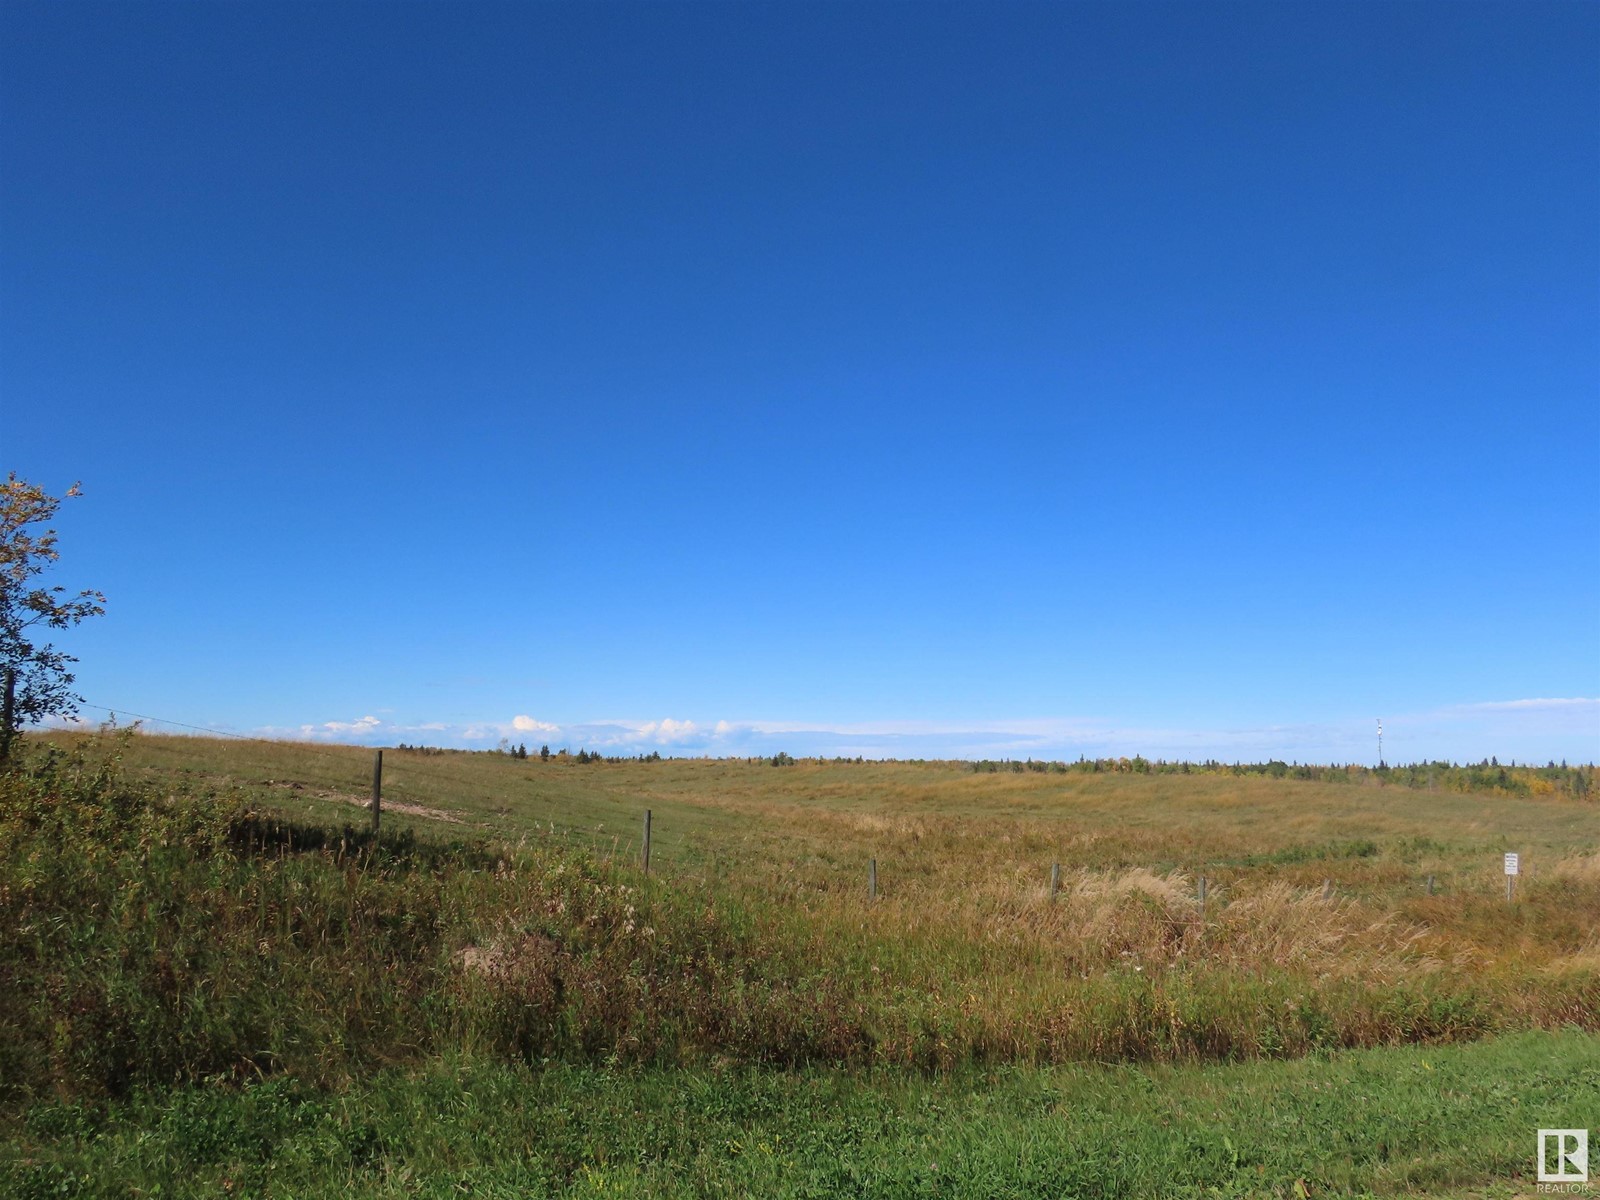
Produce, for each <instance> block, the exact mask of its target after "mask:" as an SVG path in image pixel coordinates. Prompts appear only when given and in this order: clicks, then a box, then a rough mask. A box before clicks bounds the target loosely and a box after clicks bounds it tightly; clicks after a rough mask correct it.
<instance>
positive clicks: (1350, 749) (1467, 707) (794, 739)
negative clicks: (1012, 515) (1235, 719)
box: [251, 697, 1600, 762]
mask: <svg viewBox="0 0 1600 1200" xmlns="http://www.w3.org/2000/svg"><path fill="white" fill-rule="evenodd" d="M379 711H382V710H379ZM1383 722H1384V757H1385V758H1386V759H1388V760H1389V761H1391V762H1412V761H1420V760H1424V759H1451V760H1454V761H1457V762H1466V761H1472V762H1476V761H1478V760H1480V759H1483V758H1488V757H1491V756H1494V757H1498V758H1500V759H1502V760H1505V761H1511V760H1515V761H1519V762H1532V761H1537V762H1544V761H1547V760H1552V759H1554V760H1560V759H1566V760H1569V761H1583V762H1591V761H1595V760H1596V759H1600V698H1592V697H1571V698H1560V699H1543V698H1541V699H1525V700H1494V701H1483V702H1476V703H1464V704H1457V705H1451V706H1446V707H1443V708H1439V709H1435V710H1432V711H1429V712H1422V713H1412V714H1397V715H1385V716H1384V718H1383ZM251 732H253V733H256V734H259V735H262V736H267V737H291V738H301V739H307V740H312V741H330V742H357V743H360V744H365V745H390V744H394V743H396V742H420V743H424V744H429V745H441V746H459V747H468V748H472V747H492V746H495V745H497V744H498V743H499V742H500V741H501V739H505V740H508V741H509V742H511V743H513V744H517V743H534V744H536V745H546V744H547V745H549V746H550V747H551V748H552V749H561V748H563V747H565V748H567V749H570V750H573V751H577V750H580V749H588V750H598V751H601V752H602V753H605V754H610V755H634V754H649V753H652V752H657V753H661V754H668V755H680V756H689V757H694V756H702V755H703V756H710V757H724V756H727V757H742V756H752V755H770V754H775V753H777V752H778V751H780V750H782V751H787V752H788V753H790V754H794V755H799V756H808V757H809V756H820V757H824V758H834V757H844V758H855V757H857V756H861V757H864V758H940V759H944V758H961V759H979V758H991V759H996V758H1012V759H1021V758H1035V759H1067V760H1070V759H1076V758H1078V757H1080V756H1082V757H1086V758H1105V757H1122V756H1128V757H1131V756H1133V755H1136V754H1142V755H1144V756H1145V757H1146V758H1152V759H1155V758H1164V759H1188V760H1190V761H1203V760H1205V759H1218V760H1221V761H1225V762H1233V761H1265V760H1269V759H1274V758H1277V759H1283V760H1286V761H1287V760H1296V761H1300V762H1372V761H1374V760H1375V759H1376V757H1377V739H1376V724H1375V721H1374V719H1373V718H1371V717H1359V718H1346V719H1340V720H1332V721H1326V722H1314V723H1296V724H1284V725H1261V726H1249V727H1239V728H1226V727H1223V728H1176V727H1154V726H1137V725H1125V724H1119V723H1117V722H1115V721H1112V720H1109V719H1105V718H1096V717H1080V718H1029V719H1018V720H1015V721H982V722H965V723H963V722H927V721H882V722H861V723H850V724H836V723H828V722H804V721H763V720H744V721H733V720H727V719H721V720H717V721H695V720H690V719H686V718H677V717H661V718H657V719H654V720H621V719H615V720H599V721H579V722H566V723H563V722H559V721H553V720H545V719H542V718H540V717H536V716H530V715H527V714H516V715H514V716H511V717H510V718H508V719H504V720H485V721H479V722H474V723H470V724H454V725H452V724H447V723H444V722H438V721H428V722H409V723H408V722H405V721H397V720H390V719H388V718H382V717H378V716H372V715H367V716H361V717H357V718H354V719H348V720H330V721H323V722H320V723H308V724H302V725H299V726H294V727H266V728H261V729H257V730H252V731H251Z"/></svg>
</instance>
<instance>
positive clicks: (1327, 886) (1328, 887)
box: [1322, 879, 1333, 900]
mask: <svg viewBox="0 0 1600 1200" xmlns="http://www.w3.org/2000/svg"><path fill="white" fill-rule="evenodd" d="M1322 898H1323V899H1324V900H1332V899H1333V880H1331V879H1324V880H1323V881H1322Z"/></svg>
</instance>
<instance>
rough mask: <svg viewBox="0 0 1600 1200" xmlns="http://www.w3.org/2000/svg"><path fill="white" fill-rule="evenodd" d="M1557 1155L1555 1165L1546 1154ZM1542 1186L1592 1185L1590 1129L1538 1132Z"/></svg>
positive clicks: (1540, 1180) (1543, 1130)
mask: <svg viewBox="0 0 1600 1200" xmlns="http://www.w3.org/2000/svg"><path fill="white" fill-rule="evenodd" d="M1552 1145H1553V1148H1554V1149H1555V1152H1556V1161H1555V1162H1554V1163H1552V1162H1550V1160H1549V1159H1548V1158H1547V1157H1546V1154H1545V1152H1546V1150H1547V1149H1549V1148H1551V1147H1552ZM1539 1182H1540V1183H1588V1182H1589V1131H1588V1130H1587V1129H1541V1130H1539Z"/></svg>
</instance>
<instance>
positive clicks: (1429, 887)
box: [1428, 875, 1433, 896]
mask: <svg viewBox="0 0 1600 1200" xmlns="http://www.w3.org/2000/svg"><path fill="white" fill-rule="evenodd" d="M1428 895H1430V896H1431V895H1433V876H1432V875H1429V876H1428Z"/></svg>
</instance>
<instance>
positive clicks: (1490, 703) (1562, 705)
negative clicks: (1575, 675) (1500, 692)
mask: <svg viewBox="0 0 1600 1200" xmlns="http://www.w3.org/2000/svg"><path fill="white" fill-rule="evenodd" d="M1457 707H1459V708H1462V709H1468V710H1476V711H1479V712H1572V711H1577V712H1582V711H1584V710H1592V711H1593V712H1596V713H1600V698H1595V697H1590V696H1572V697H1569V698H1566V699H1554V698H1552V699H1536V700H1486V701H1484V702H1483V703H1481V704H1462V705H1458V706H1457Z"/></svg>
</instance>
